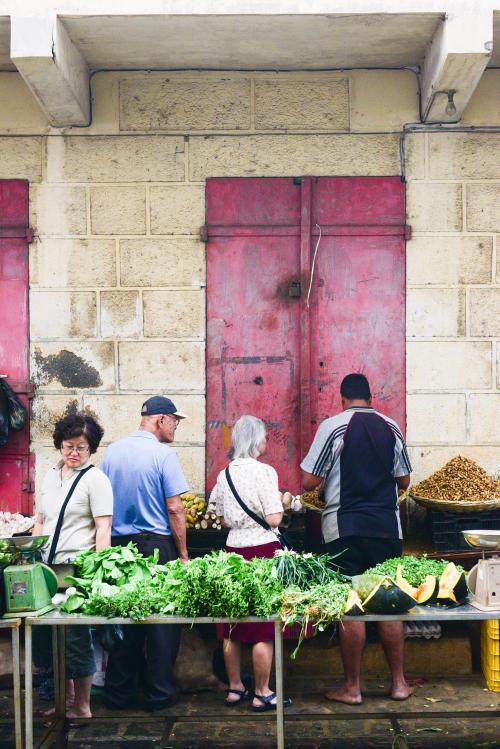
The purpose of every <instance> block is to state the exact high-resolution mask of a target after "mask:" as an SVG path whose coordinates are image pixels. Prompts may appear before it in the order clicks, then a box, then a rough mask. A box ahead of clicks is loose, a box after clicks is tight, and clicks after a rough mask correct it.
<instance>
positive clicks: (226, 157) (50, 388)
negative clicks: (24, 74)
mask: <svg viewBox="0 0 500 749" xmlns="http://www.w3.org/2000/svg"><path fill="white" fill-rule="evenodd" d="M499 81H500V72H499V71H489V72H487V73H486V74H485V76H484V78H483V80H482V82H481V84H480V86H479V88H478V91H477V92H476V94H475V96H474V98H473V100H472V101H471V103H470V105H469V108H468V110H467V112H466V115H465V117H464V124H474V125H480V124H489V125H492V124H493V125H494V124H499V112H498V111H497V109H498V106H497V104H496V100H497V98H498V97H496V95H495V89H496V88H497V87H498V84H499ZM92 93H93V124H92V126H91V127H90V128H86V129H65V130H54V129H51V128H50V127H49V126H48V125H47V124H46V121H45V118H44V116H43V113H41V112H40V111H39V110H38V109H37V107H36V105H35V103H34V102H33V99H32V97H31V95H30V93H29V91H28V90H27V89H26V88H25V87H24V84H23V82H22V80H21V79H20V77H19V76H18V75H17V74H14V73H4V74H0V111H2V113H3V114H2V120H1V122H0V133H1V136H0V178H7V177H15V178H26V179H29V180H30V197H31V209H32V215H31V223H32V226H33V228H34V230H35V233H36V241H35V243H34V244H33V245H31V254H30V273H31V292H30V311H31V349H32V376H33V379H34V381H35V383H36V385H37V395H36V398H35V401H34V418H33V430H32V439H33V449H34V450H35V451H36V453H37V480H39V479H40V477H41V476H43V473H44V471H45V468H46V466H47V464H48V462H49V461H50V460H51V459H52V457H53V451H52V450H51V449H50V429H51V424H52V423H53V420H54V419H55V418H56V417H57V416H59V415H60V414H61V413H63V412H64V410H65V409H67V408H74V407H78V408H81V407H84V408H88V409H90V410H92V411H94V412H95V413H97V414H98V415H99V417H100V418H101V420H102V422H103V425H104V426H105V428H106V435H105V440H106V441H110V440H114V439H116V438H117V437H119V436H121V435H123V434H126V433H127V432H129V431H130V430H131V429H133V428H134V426H135V425H136V423H137V421H138V412H139V407H140V404H141V403H142V401H143V400H144V399H145V398H146V397H147V396H149V395H150V394H152V393H155V392H162V391H164V392H168V393H169V394H171V395H172V396H173V397H174V399H175V401H176V403H178V405H179V407H180V408H182V410H184V411H187V412H188V413H189V415H190V417H191V418H190V419H189V421H187V422H185V423H183V424H182V425H181V426H180V427H179V430H178V434H177V438H178V440H179V442H178V452H179V455H180V458H181V461H182V463H183V466H184V468H185V470H186V473H187V475H188V477H189V480H190V482H191V484H192V486H193V488H194V489H195V490H202V489H203V482H204V438H205V437H204V394H205V372H204V355H205V317H204V314H205V299H204V284H205V260H204V253H205V246H204V245H203V244H202V243H201V242H200V241H199V239H198V231H199V227H200V226H201V225H202V224H203V223H204V182H205V179H206V178H207V177H212V176H263V177H265V176H294V175H300V174H316V175H350V176H362V175H365V176H367V175H381V176H382V175H384V176H385V175H393V174H399V173H401V170H402V166H404V171H405V174H406V178H407V181H408V192H407V195H408V223H410V224H411V225H412V227H413V232H414V234H413V239H412V240H411V241H410V242H409V243H408V279H407V280H408V299H407V314H408V324H407V330H408V365H407V385H408V439H409V442H410V444H411V446H412V454H413V458H414V462H415V467H416V469H417V475H420V476H421V475H422V474H423V473H426V472H427V471H428V470H430V469H433V468H434V467H436V466H437V465H439V464H440V463H441V462H442V461H443V460H444V459H445V458H446V457H448V455H451V454H454V453H456V452H457V451H458V450H459V449H460V450H465V451H466V452H467V454H469V455H472V456H473V457H476V458H477V459H478V460H479V461H480V462H481V463H483V465H485V467H487V468H488V469H490V470H494V471H497V470H498V469H499V467H500V459H499V458H498V454H497V452H498V451H497V444H498V440H499V438H500V427H499V426H498V424H499V423H500V419H499V418H498V410H499V405H498V404H499V403H500V400H499V398H500V393H499V392H498V391H497V385H499V384H500V383H499V381H498V380H497V373H496V371H497V365H496V362H497V343H496V340H497V338H500V294H499V289H498V287H497V285H496V284H497V271H496V233H498V232H500V212H499V208H498V206H499V201H498V193H499V192H500V175H499V172H500V166H499V164H500V160H499V155H500V135H499V134H494V133H488V134H486V133H477V134H469V133H454V134H449V133H445V134H443V133H424V134H422V133H418V134H409V135H407V136H406V137H405V163H404V165H402V164H401V160H400V132H401V130H402V127H403V125H404V124H405V123H410V122H416V121H417V120H418V99H417V81H416V78H415V76H414V75H413V73H411V72H409V71H365V72H362V71H355V72H346V73H328V74H327V73H324V74H314V73H296V74H285V73H283V74H270V73H266V74H263V73H258V74H250V73H249V74H244V73H241V74H237V73H235V74H219V73H213V74H206V73H205V74H197V73H176V74H167V73H149V74H148V73H99V74H97V75H95V76H94V77H93V79H92ZM13 102H15V106H12V103H13ZM499 377H500V376H499Z"/></svg>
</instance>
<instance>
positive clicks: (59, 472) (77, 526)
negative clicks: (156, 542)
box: [33, 413, 113, 718]
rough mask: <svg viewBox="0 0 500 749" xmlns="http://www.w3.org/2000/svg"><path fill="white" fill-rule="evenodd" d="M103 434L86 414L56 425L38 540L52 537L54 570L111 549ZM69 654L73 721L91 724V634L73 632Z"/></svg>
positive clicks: (44, 653)
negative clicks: (100, 457)
mask: <svg viewBox="0 0 500 749" xmlns="http://www.w3.org/2000/svg"><path fill="white" fill-rule="evenodd" d="M103 434H104V432H103V429H102V427H101V426H100V425H99V424H98V422H97V421H96V420H95V419H94V418H92V417H91V416H89V415H87V414H85V413H75V414H70V415H68V416H65V417H64V418H63V419H60V420H59V421H58V422H57V423H56V425H55V429H54V434H53V440H54V446H55V448H56V450H58V451H59V454H60V458H59V460H58V462H57V463H56V465H55V466H54V467H53V468H51V469H50V470H49V471H48V473H47V474H46V476H45V478H44V481H43V485H42V491H41V497H40V500H39V502H38V503H37V520H36V525H35V527H34V529H33V535H34V536H39V535H46V536H49V540H48V542H47V545H46V546H45V547H44V550H43V558H44V561H46V562H47V563H48V564H52V563H55V564H64V563H67V562H72V561H73V560H74V559H75V557H76V556H77V554H78V553H79V552H80V551H85V550H87V549H92V550H96V551H100V550H101V549H105V548H106V547H108V546H111V521H112V515H113V491H112V488H111V483H110V481H109V479H108V477H107V476H106V475H105V474H104V473H103V472H102V471H101V470H100V469H99V468H96V467H95V466H94V465H93V464H92V463H91V460H90V457H91V455H92V454H93V453H95V452H96V450H97V448H98V447H99V443H100V441H101V439H102V436H103ZM70 493H71V494H70ZM68 496H69V500H68ZM66 500H68V501H67V502H66ZM64 505H65V507H64V510H63V506H64ZM58 526H60V528H59V531H58ZM38 629H41V630H42V629H43V630H45V629H46V628H45V627H39V628H38ZM43 634H44V633H41V635H42V636H43ZM66 650H67V652H66V678H67V679H68V680H69V681H70V683H69V684H68V690H67V694H68V696H69V700H68V701H69V703H71V702H72V704H70V705H69V709H68V712H67V716H68V717H72V718H91V717H92V714H91V712H90V689H91V686H92V676H93V674H94V672H95V661H94V652H93V648H92V639H91V634H90V628H89V627H85V626H70V627H68V628H67V632H66ZM35 662H36V664H37V665H38V666H40V667H45V668H50V666H51V654H50V642H42V641H40V642H38V643H36V647H35Z"/></svg>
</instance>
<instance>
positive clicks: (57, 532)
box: [47, 465, 94, 564]
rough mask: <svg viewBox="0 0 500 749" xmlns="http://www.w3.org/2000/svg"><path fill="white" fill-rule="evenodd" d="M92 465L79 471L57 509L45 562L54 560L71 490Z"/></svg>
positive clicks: (71, 493) (48, 562)
mask: <svg viewBox="0 0 500 749" xmlns="http://www.w3.org/2000/svg"><path fill="white" fill-rule="evenodd" d="M93 467H94V466H93V465H91V466H88V467H87V468H84V469H83V471H79V472H78V476H77V477H76V479H75V480H74V481H73V483H72V484H71V487H70V490H69V492H68V493H67V495H66V499H65V500H64V502H63V504H62V507H61V509H60V511H59V517H58V518H57V523H56V529H55V531H54V535H53V536H52V543H51V544H50V551H49V555H48V557H47V564H52V562H53V561H54V557H55V555H56V549H57V544H58V541H59V536H60V535H61V528H62V524H63V520H64V513H65V512H66V507H67V506H68V502H69V500H70V499H71V497H72V495H73V492H74V491H75V489H76V486H77V484H78V482H79V481H80V479H81V478H83V476H84V474H86V473H87V471H90V469H91V468H93Z"/></svg>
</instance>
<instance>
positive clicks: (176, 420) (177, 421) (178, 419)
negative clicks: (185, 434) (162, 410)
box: [163, 414, 181, 426]
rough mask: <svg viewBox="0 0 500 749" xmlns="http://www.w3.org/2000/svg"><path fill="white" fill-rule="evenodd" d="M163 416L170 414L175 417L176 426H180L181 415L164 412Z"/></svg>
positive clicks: (172, 417)
mask: <svg viewBox="0 0 500 749" xmlns="http://www.w3.org/2000/svg"><path fill="white" fill-rule="evenodd" d="M163 416H170V418H171V419H175V426H179V422H180V420H181V419H180V417H179V416H176V415H175V414H163Z"/></svg>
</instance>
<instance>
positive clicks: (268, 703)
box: [252, 692, 292, 713]
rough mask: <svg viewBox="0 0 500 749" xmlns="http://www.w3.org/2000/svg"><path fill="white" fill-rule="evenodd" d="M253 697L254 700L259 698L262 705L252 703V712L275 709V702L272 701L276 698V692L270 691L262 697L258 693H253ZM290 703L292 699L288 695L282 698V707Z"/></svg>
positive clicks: (264, 711) (265, 711)
mask: <svg viewBox="0 0 500 749" xmlns="http://www.w3.org/2000/svg"><path fill="white" fill-rule="evenodd" d="M254 697H255V699H256V700H259V702H262V705H259V706H258V707H257V706H256V705H252V710H253V711H254V713H267V711H268V710H276V703H275V702H273V700H274V699H275V698H276V692H271V694H268V695H267V696H266V697H263V696H262V695H260V694H254ZM291 704H292V700H291V699H290V697H285V698H284V699H283V707H290V705H291Z"/></svg>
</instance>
